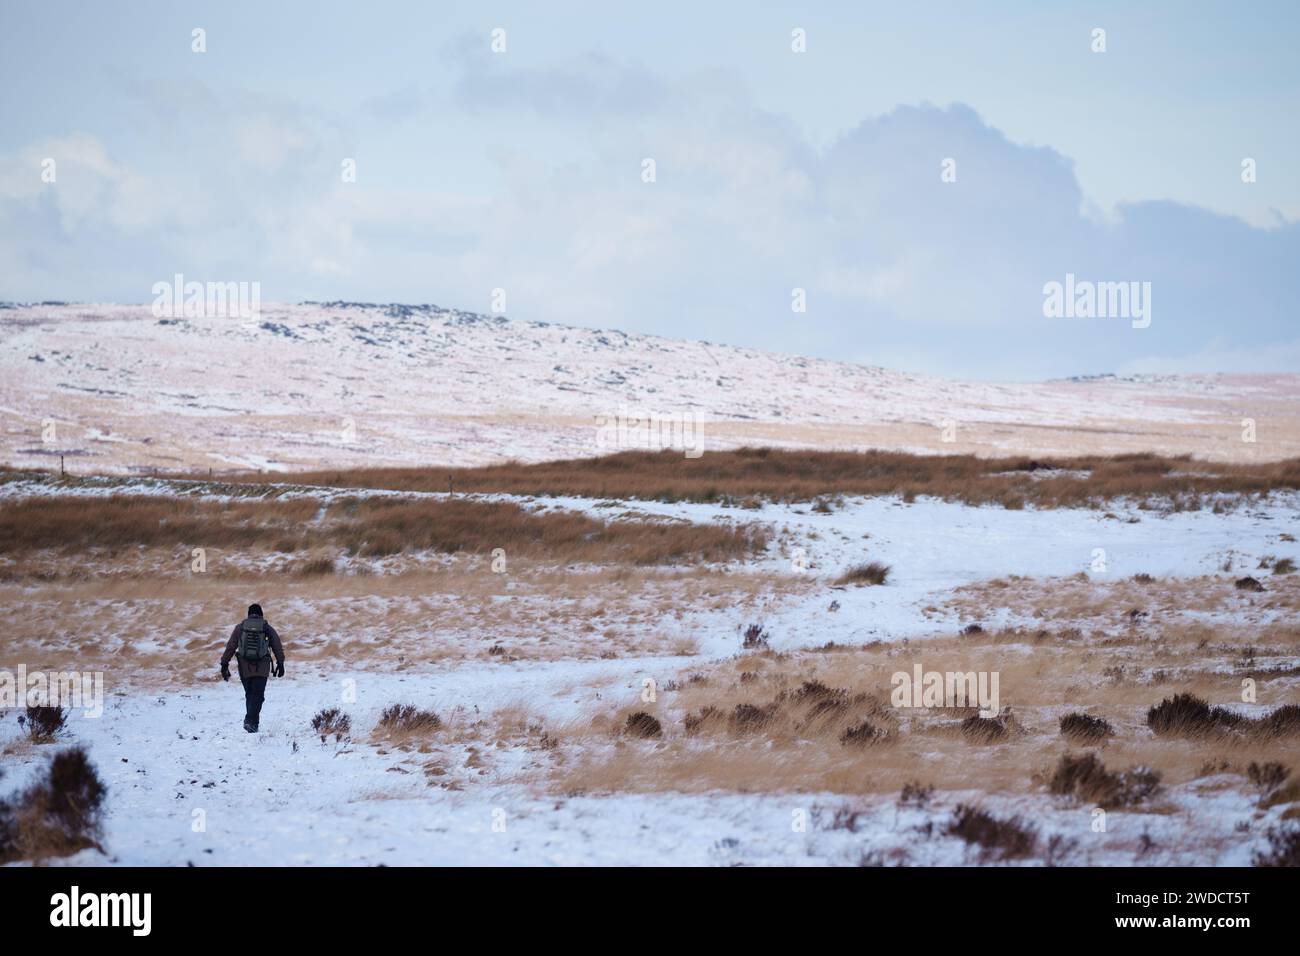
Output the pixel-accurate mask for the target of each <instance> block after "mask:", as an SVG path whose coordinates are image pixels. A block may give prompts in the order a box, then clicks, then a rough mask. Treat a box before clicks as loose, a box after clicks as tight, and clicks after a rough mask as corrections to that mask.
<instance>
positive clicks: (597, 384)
mask: <svg viewBox="0 0 1300 956" xmlns="http://www.w3.org/2000/svg"><path fill="white" fill-rule="evenodd" d="M1298 396H1300V376H1200V377H1141V378H1125V379H1119V378H1114V377H1100V378H1090V379H1087V380H1072V381H1057V382H1047V383H1041V384H1007V383H987V382H957V381H947V380H943V379H937V378H930V377H925V376H921V375H912V374H906V373H903V372H896V371H890V370H886V369H882V368H876V367H869V366H864V365H857V364H851V363H846V362H834V361H827V360H822V359H812V358H804V357H799V356H793V355H779V354H773V353H767V352H761V351H757V350H754V349H745V348H734V347H729V346H723V345H714V344H710V343H705V342H688V341H676V340H671V339H664V338H658V337H654V336H644V335H629V334H625V333H623V332H617V331H608V330H595V329H587V328H576V327H569V326H559V325H547V324H542V323H534V322H524V321H517V320H510V319H507V318H504V317H499V316H485V315H477V314H473V313H467V312H461V311H458V310H455V309H443V308H439V307H437V306H400V305H399V306H383V305H369V304H356V303H330V304H301V305H264V306H262V307H261V309H260V311H259V313H258V314H257V316H256V318H253V319H238V318H225V317H222V318H213V317H200V318H169V317H164V318H157V317H155V316H154V315H153V313H152V311H151V308H150V307H149V306H116V305H113V306H110V305H92V306H76V305H62V304H58V305H37V306H8V307H5V308H0V412H2V413H3V417H4V425H3V431H2V432H0V460H2V461H4V462H6V463H8V464H10V465H18V466H24V467H33V466H35V467H43V466H48V465H50V464H51V462H55V463H57V460H58V456H59V455H63V456H65V458H66V460H67V462H68V464H69V467H70V468H72V469H75V470H76V471H78V472H88V471H97V472H118V473H123V472H132V471H139V472H146V471H153V470H160V471H178V470H204V469H207V468H212V469H214V470H215V471H218V472H220V471H222V470H229V469H236V468H239V469H243V468H262V469H267V470H289V469H294V468H299V467H309V466H316V465H320V464H330V465H340V466H367V465H389V464H416V463H421V464H447V465H463V464H480V463H486V462H491V461H498V460H501V459H505V458H517V459H520V460H541V459H548V458H556V457H570V456H573V457H579V456H587V455H597V454H602V453H606V452H609V451H612V450H615V449H614V448H613V447H610V445H609V443H608V442H605V441H602V440H601V436H600V427H599V425H600V422H601V421H602V420H603V421H608V420H609V419H611V418H613V417H614V416H619V415H622V416H627V417H628V418H631V419H638V418H639V419H645V418H648V417H650V416H656V417H658V418H660V419H662V420H668V421H691V422H697V421H698V422H699V423H701V424H700V426H699V427H700V429H701V431H702V434H703V437H704V446H705V447H706V448H722V447H733V446H736V445H740V444H771V445H786V446H808V447H828V448H830V447H833V448H866V447H885V448H896V449H902V450H910V451H934V452H940V451H942V452H952V451H972V452H975V453H977V454H985V455H990V454H1000V453H1021V452H1025V453H1032V454H1068V453H1087V452H1097V451H1100V452H1121V451H1132V450H1154V451H1160V452H1166V453H1178V452H1193V453H1196V454H1199V455H1204V456H1207V457H1213V458H1219V459H1246V460H1249V459H1254V458H1259V459H1276V458H1284V457H1290V456H1293V455H1298V454H1300V413H1298V412H1297V408H1300V403H1297V402H1296V401H1295V399H1296V398H1297V397H1298ZM1245 418H1250V419H1252V420H1254V421H1256V422H1257V436H1258V440H1257V441H1256V442H1255V443H1247V442H1243V441H1242V429H1243V425H1242V420H1243V419H1245ZM634 440H635V438H634Z"/></svg>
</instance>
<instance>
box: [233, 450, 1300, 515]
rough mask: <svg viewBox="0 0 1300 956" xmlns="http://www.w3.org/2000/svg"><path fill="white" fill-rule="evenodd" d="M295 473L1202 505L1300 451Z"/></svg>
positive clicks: (785, 456)
mask: <svg viewBox="0 0 1300 956" xmlns="http://www.w3.org/2000/svg"><path fill="white" fill-rule="evenodd" d="M1049 469H1062V473H1060V474H1052V473H1051V472H1050V471H1049ZM1078 472H1082V473H1084V474H1076V473H1078ZM1044 475H1047V476H1046V477H1044ZM293 478H294V480H295V481H300V482H304V483H307V484H316V485H327V486H331V487H365V488H390V489H399V490H406V491H446V490H447V488H448V485H449V482H450V485H451V486H452V487H454V488H455V490H457V491H465V492H505V493H511V494H520V495H573V496H580V497H587V498H618V499H631V498H637V499H643V500H661V501H682V500H686V501H734V502H736V503H739V504H744V503H746V501H747V499H752V498H760V497H761V498H772V499H780V500H795V501H808V500H812V499H814V498H819V497H822V496H834V495H839V494H856V495H894V494H899V495H918V494H923V495H934V496H937V497H941V498H945V499H949V500H954V501H963V502H966V503H968V504H977V505H978V504H989V503H994V504H1003V505H1005V506H1007V507H1012V508H1015V507H1023V506H1025V505H1027V504H1029V505H1036V506H1038V507H1062V506H1096V505H1098V504H1100V503H1102V502H1105V501H1107V500H1110V499H1114V498H1117V497H1120V496H1131V497H1133V498H1135V499H1139V500H1153V501H1154V500H1157V499H1161V500H1164V501H1171V502H1172V506H1173V507H1175V508H1178V509H1184V508H1190V509H1195V508H1201V507H1207V506H1210V505H1211V502H1210V501H1209V499H1208V497H1207V496H1210V495H1213V494H1215V493H1226V494H1229V495H1237V496H1241V495H1253V494H1259V493H1263V492H1268V491H1276V490H1283V489H1286V490H1293V489H1296V488H1300V459H1294V458H1293V459H1288V460H1286V461H1280V462H1270V463H1257V464H1223V463H1217V462H1207V461H1199V460H1195V461H1194V460H1193V459H1191V458H1190V457H1189V456H1188V457H1179V458H1169V457H1162V456H1159V455H1153V454H1130V455H1118V456H1114V457H1103V456H1086V457H1078V458H1060V459H1042V460H1035V459H1029V458H1024V457H1016V458H977V457H976V456H974V455H910V454H906V453H903V452H886V451H868V452H865V453H854V452H830V451H787V450H778V449H772V448H742V449H738V450H735V451H717V452H710V453H708V454H706V455H703V456H701V457H700V458H695V459H689V458H684V457H683V456H682V455H681V453H680V452H672V451H663V452H637V451H629V452H620V453H618V454H614V455H608V456H605V457H602V458H594V459H593V458H584V459H576V460H573V461H551V462H543V463H540V464H527V465H526V464H520V463H517V462H507V463H504V464H500V465H490V466H486V467H481V468H459V469H448V468H377V469H355V470H332V471H310V472H305V473H301V474H295V475H294V476H293ZM228 480H230V481H232V482H236V483H237V482H250V483H254V484H257V483H261V482H264V481H265V480H266V478H265V476H264V475H255V474H248V475H243V476H238V475H237V476H235V477H233V478H230V479H228Z"/></svg>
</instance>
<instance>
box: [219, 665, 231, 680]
mask: <svg viewBox="0 0 1300 956" xmlns="http://www.w3.org/2000/svg"><path fill="white" fill-rule="evenodd" d="M221 679H222V680H230V665H229V664H222V665H221Z"/></svg>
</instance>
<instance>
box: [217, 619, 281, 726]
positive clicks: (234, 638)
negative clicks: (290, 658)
mask: <svg viewBox="0 0 1300 956" xmlns="http://www.w3.org/2000/svg"><path fill="white" fill-rule="evenodd" d="M272 654H275V669H274V670H272V668H271V655H272ZM232 657H238V658H239V681H240V683H242V684H243V685H244V711H245V713H244V729H245V730H247V731H248V732H249V733H250V734H255V733H257V720H258V717H259V716H260V715H261V713H262V699H263V697H264V696H265V694H266V679H267V678H268V677H270V676H271V675H272V674H275V676H276V677H283V676H284V645H282V644H281V643H280V635H279V634H277V633H275V628H273V627H272V626H271V625H270V623H269V622H268V621H267V620H266V618H265V617H264V616H263V614H262V605H260V604H250V605H249V606H248V617H247V618H245V619H244V620H243V621H242V622H240V623H239V624H236V625H235V629H234V630H233V631H231V632H230V640H228V641H226V652H225V653H224V654H222V655H221V678H222V680H230V659H231V658H232Z"/></svg>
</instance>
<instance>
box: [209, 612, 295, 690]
mask: <svg viewBox="0 0 1300 956" xmlns="http://www.w3.org/2000/svg"><path fill="white" fill-rule="evenodd" d="M243 627H244V622H243V621H240V622H239V623H238V624H236V625H235V629H234V630H233V631H231V632H230V640H228V641H226V652H225V653H224V654H222V655H221V666H222V667H225V666H226V665H227V664H229V663H230V659H231V658H232V657H234V656H235V649H236V648H237V647H239V635H240V632H241V631H242V630H243ZM263 627H265V629H266V639H267V642H268V643H269V644H270V645H271V653H272V654H273V655H274V656H275V662H276V664H278V665H280V666H284V645H283V644H281V643H280V635H279V634H277V633H275V628H273V627H272V626H271V622H270V621H267V622H266V623H265V624H264V625H263ZM270 676H271V658H269V657H268V658H267V659H266V660H264V661H258V662H256V663H253V662H251V661H245V660H244V659H243V658H242V657H241V658H240V659H239V677H240V679H241V680H243V679H247V678H249V677H270Z"/></svg>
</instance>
